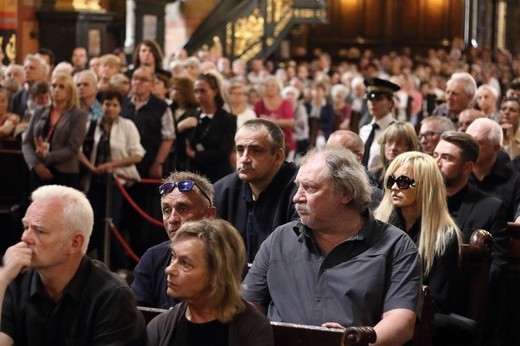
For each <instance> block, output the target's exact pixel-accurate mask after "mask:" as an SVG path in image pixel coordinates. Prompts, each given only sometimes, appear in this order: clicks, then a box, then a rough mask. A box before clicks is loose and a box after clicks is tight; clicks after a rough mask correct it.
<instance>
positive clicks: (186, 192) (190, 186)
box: [131, 172, 216, 309]
mask: <svg viewBox="0 0 520 346" xmlns="http://www.w3.org/2000/svg"><path fill="white" fill-rule="evenodd" d="M159 193H160V195H161V210H162V215H163V222H164V229H165V230H166V233H167V235H168V237H169V238H170V240H167V241H164V242H162V243H160V244H158V245H155V246H153V247H151V248H149V249H148V250H147V251H146V252H145V253H144V254H143V256H142V257H141V261H139V263H138V264H137V266H136V267H135V269H134V281H133V282H132V285H131V289H132V291H133V292H134V295H135V297H136V298H137V305H139V306H149V307H153V308H161V309H169V308H171V307H172V306H174V305H175V304H176V303H178V301H176V300H174V299H173V298H171V297H170V296H168V295H167V294H166V288H167V284H166V274H165V273H164V270H165V269H166V267H167V266H168V265H169V264H170V261H171V258H172V247H171V239H172V237H173V235H174V234H175V232H176V231H177V230H178V229H179V228H180V227H181V226H182V225H183V224H184V223H185V222H187V221H194V220H200V219H202V218H210V217H211V218H212V217H214V216H215V214H216V209H215V207H214V206H213V202H212V201H213V196H214V192H213V186H212V185H211V183H210V182H209V180H208V179H206V178H205V177H202V176H200V175H198V174H195V173H191V172H173V173H172V174H171V175H170V176H169V177H168V179H166V181H165V182H164V184H162V185H161V186H160V187H159Z"/></svg>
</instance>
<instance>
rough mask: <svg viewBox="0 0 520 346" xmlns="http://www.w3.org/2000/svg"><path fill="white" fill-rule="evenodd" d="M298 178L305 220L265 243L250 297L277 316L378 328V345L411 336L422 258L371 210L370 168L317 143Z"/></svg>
mask: <svg viewBox="0 0 520 346" xmlns="http://www.w3.org/2000/svg"><path fill="white" fill-rule="evenodd" d="M295 184H296V187H297V188H298V190H297V192H296V195H295V196H294V198H293V201H294V203H295V206H296V211H297V212H298V215H299V217H300V219H299V220H298V221H292V222H289V223H287V224H285V225H282V226H280V227H278V228H277V229H276V230H275V231H274V232H273V233H272V234H271V235H270V236H269V237H268V238H267V239H266V240H265V241H264V242H263V243H262V245H261V246H260V249H259V251H258V253H257V255H256V257H255V260H254V262H253V265H252V267H251V269H250V270H249V272H248V274H247V276H246V278H245V280H244V283H243V294H244V295H243V296H244V298H245V299H246V300H248V301H250V302H252V303H253V304H255V306H257V307H258V308H259V309H260V310H261V311H267V316H268V317H269V319H270V320H271V321H284V322H289V323H300V324H307V325H321V326H325V327H328V328H345V327H350V326H373V327H374V330H375V332H376V334H377V343H378V344H379V343H381V344H396V345H397V344H399V345H402V344H404V343H405V342H406V341H408V340H410V339H411V338H412V335H413V330H414V324H415V319H416V316H417V315H418V314H420V312H421V309H422V301H421V297H422V293H421V283H422V278H421V268H420V259H419V256H418V253H417V248H416V246H415V244H414V243H413V241H412V240H411V238H410V237H408V235H407V234H406V233H404V232H402V231H401V230H399V229H397V228H396V227H394V226H392V225H389V224H387V223H384V222H381V221H378V220H375V219H374V218H373V216H372V215H371V214H370V212H369V211H368V205H369V203H370V194H371V191H372V188H371V186H370V183H369V181H368V177H367V174H366V173H365V169H364V167H363V166H362V165H361V164H360V163H359V162H358V160H357V159H356V157H355V156H354V154H352V153H351V152H350V151H349V150H347V149H345V148H339V147H325V148H323V149H320V150H317V149H314V150H312V151H310V152H309V153H308V154H307V155H306V156H305V157H304V158H303V159H302V164H301V167H300V169H299V171H298V174H297V176H296V179H295ZM268 274H269V275H268Z"/></svg>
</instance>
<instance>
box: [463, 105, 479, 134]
mask: <svg viewBox="0 0 520 346" xmlns="http://www.w3.org/2000/svg"><path fill="white" fill-rule="evenodd" d="M484 117H485V115H484V113H482V112H481V111H479V110H478V109H474V108H468V109H465V110H463V111H462V112H460V114H459V121H458V122H457V131H459V132H466V129H467V128H468V126H469V125H471V123H472V122H474V121H475V119H478V118H484Z"/></svg>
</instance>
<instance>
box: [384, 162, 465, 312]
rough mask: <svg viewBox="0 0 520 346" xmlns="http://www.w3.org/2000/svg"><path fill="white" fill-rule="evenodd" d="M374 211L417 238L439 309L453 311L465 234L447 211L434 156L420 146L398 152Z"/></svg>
mask: <svg viewBox="0 0 520 346" xmlns="http://www.w3.org/2000/svg"><path fill="white" fill-rule="evenodd" d="M374 215H375V217H376V218H377V219H379V220H382V221H385V222H388V223H391V224H393V225H395V226H397V227H399V228H401V229H402V230H404V231H405V232H406V233H408V235H409V236H410V237H411V238H412V239H413V241H414V242H415V243H416V244H417V248H418V251H419V255H420V256H421V258H422V262H423V273H424V277H423V284H424V285H428V287H429V289H430V292H431V294H432V298H433V306H434V310H435V312H438V313H443V314H449V313H451V312H453V309H454V308H455V298H456V297H457V294H456V291H457V284H458V283H457V276H458V274H459V265H458V260H459V253H460V249H459V244H461V242H462V236H461V233H460V231H459V229H458V228H457V226H456V224H455V222H454V221H453V219H452V218H451V216H450V214H449V212H448V206H447V202H446V189H445V187H444V179H443V177H442V174H441V172H440V170H439V168H438V167H437V164H436V162H435V160H434V159H433V158H432V157H431V156H429V155H428V154H424V153H420V152H407V153H403V154H401V155H399V156H397V157H396V158H395V159H394V160H393V161H392V163H391V164H390V166H389V167H388V169H387V171H386V174H385V194H384V196H383V200H382V201H381V204H380V205H379V207H378V208H377V209H376V210H375V212H374Z"/></svg>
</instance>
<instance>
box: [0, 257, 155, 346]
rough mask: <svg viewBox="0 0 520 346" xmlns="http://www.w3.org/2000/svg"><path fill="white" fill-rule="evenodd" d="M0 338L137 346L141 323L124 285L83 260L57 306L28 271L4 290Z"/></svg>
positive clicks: (18, 341) (37, 342) (34, 342)
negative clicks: (3, 334) (0, 334)
mask: <svg viewBox="0 0 520 346" xmlns="http://www.w3.org/2000/svg"><path fill="white" fill-rule="evenodd" d="M0 330H1V332H3V333H5V334H7V335H9V336H10V337H11V338H12V339H13V340H14V344H15V345H17V346H20V345H74V346H78V345H142V344H144V336H145V334H144V330H145V321H144V318H143V316H142V314H141V313H140V312H139V311H138V310H137V308H136V305H135V299H134V297H133V295H132V292H131V291H130V289H129V288H128V286H127V285H126V283H125V282H124V281H122V280H121V279H119V278H117V277H116V276H115V275H114V274H112V273H111V272H110V271H109V270H108V269H107V268H106V266H105V265H104V264H103V263H101V262H98V261H93V260H91V259H89V258H88V257H84V258H83V259H82V261H81V264H80V266H79V268H78V271H77V272H76V274H75V275H74V277H73V278H72V280H71V281H70V282H69V284H68V285H67V287H66V288H65V289H64V292H63V294H62V296H61V297H60V299H59V301H58V302H54V301H53V300H51V299H50V297H49V296H48V295H47V293H46V291H45V288H44V286H43V284H42V281H41V279H40V277H39V275H38V273H37V272H36V271H35V270H34V269H30V270H28V271H27V272H25V273H23V274H20V275H19V276H18V277H17V278H16V279H15V280H14V281H13V282H12V283H11V284H10V285H9V286H8V288H7V291H6V294H5V298H4V304H3V309H2V323H1V326H0Z"/></svg>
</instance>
